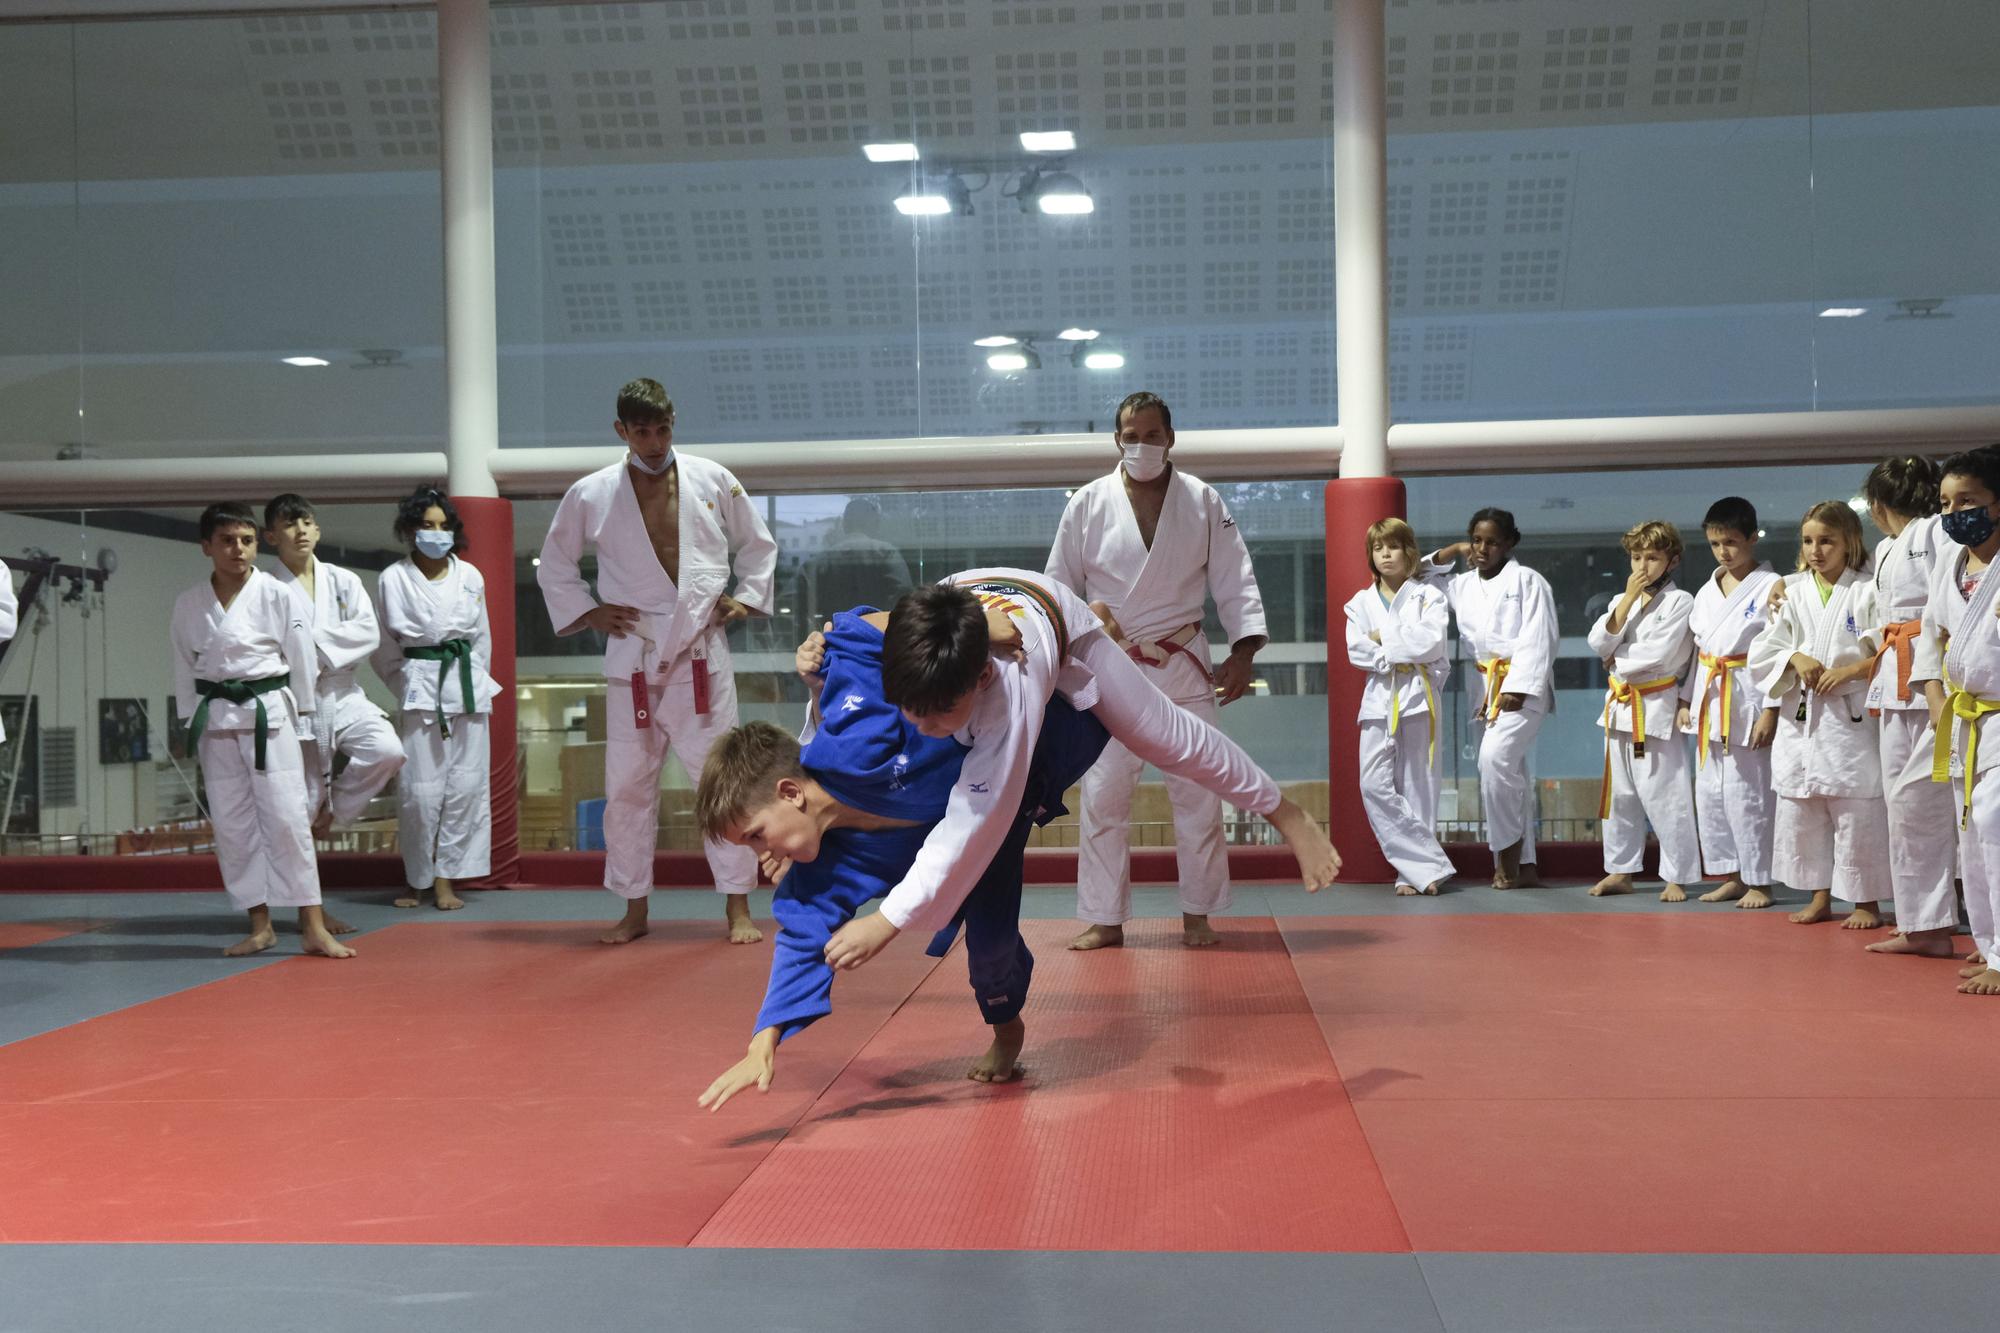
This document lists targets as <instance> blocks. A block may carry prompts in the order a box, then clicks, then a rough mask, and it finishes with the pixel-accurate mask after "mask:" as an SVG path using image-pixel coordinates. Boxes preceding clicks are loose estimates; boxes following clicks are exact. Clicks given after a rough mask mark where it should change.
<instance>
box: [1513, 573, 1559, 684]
mask: <svg viewBox="0 0 2000 1333" xmlns="http://www.w3.org/2000/svg"><path fill="white" fill-rule="evenodd" d="M1526 572H1527V573H1528V574H1529V575H1530V577H1527V578H1524V579H1522V580H1521V630H1520V633H1519V634H1517V635H1516V636H1515V638H1514V658H1513V665H1512V666H1510V667H1509V668H1508V669H1507V681H1506V684H1504V685H1503V686H1502V687H1501V688H1502V689H1503V690H1505V691H1506V692H1507V693H1508V694H1526V695H1529V696H1538V695H1540V694H1542V693H1543V692H1544V691H1546V690H1548V689H1549V688H1550V676H1551V674H1552V673H1553V671H1554V670H1555V655H1556V643H1557V641H1558V634H1559V631H1558V630H1557V628H1556V599H1555V594H1554V593H1553V592H1551V591H1550V590H1549V581H1548V580H1547V579H1545V578H1543V577H1542V576H1541V575H1540V574H1536V573H1534V572H1533V571H1532V570H1529V571H1526Z"/></svg>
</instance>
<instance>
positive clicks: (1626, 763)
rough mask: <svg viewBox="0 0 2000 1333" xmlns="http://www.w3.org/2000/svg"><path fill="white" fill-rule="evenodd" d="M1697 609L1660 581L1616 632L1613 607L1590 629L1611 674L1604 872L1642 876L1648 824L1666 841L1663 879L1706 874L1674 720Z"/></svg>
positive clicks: (1683, 746)
mask: <svg viewBox="0 0 2000 1333" xmlns="http://www.w3.org/2000/svg"><path fill="white" fill-rule="evenodd" d="M1614 609H1615V604H1614ZM1693 612H1694V596H1693V594H1691V593H1689V592H1687V591H1685V590H1683V589H1681V588H1662V589H1660V591H1658V592H1656V593H1654V594H1653V595H1652V596H1651V597H1649V598H1647V599H1646V600H1645V602H1644V603H1643V604H1642V605H1639V606H1636V607H1634V608H1633V610H1632V612H1631V614H1629V615H1627V616H1626V617H1625V623H1624V625H1623V626H1621V627H1620V628H1619V629H1618V630H1617V631H1616V632H1614V631H1613V630H1612V629H1611V612H1610V611H1606V612H1605V613H1604V614H1603V615H1601V616H1599V617H1598V618H1597V623H1596V624H1594V625H1592V626H1591V627H1590V635H1589V640H1590V650H1591V651H1592V652H1594V653H1596V654H1597V655H1598V657H1599V658H1600V659H1602V660H1603V662H1604V667H1605V670H1607V671H1608V672H1610V673H1611V684H1610V686H1609V687H1608V688H1607V689H1606V690H1605V708H1604V716H1603V720H1602V723H1601V725H1602V726H1603V727H1604V744H1605V760H1606V762H1605V769H1606V779H1605V780H1606V781H1607V782H1608V783H1609V784H1610V790H1609V791H1608V792H1607V793H1606V795H1605V800H1604V820H1603V824H1602V825H1601V828H1602V832H1603V838H1604V873H1605V874H1607V875H1636V874H1638V873H1639V872H1640V870H1641V869H1643V868H1644V863H1645V859H1646V824H1647V822H1648V821H1650V822H1651V823H1652V825H1653V834H1654V836H1655V837H1657V838H1658V839H1659V840H1660V878H1661V879H1663V880H1665V881H1666V882H1667V883H1669V884H1692V883H1694V882H1695V881H1696V880H1699V879H1700V878H1701V839H1700V836H1699V835H1698V834H1697V833H1696V832H1695V822H1694V792H1693V790H1692V789H1691V788H1690V787H1689V785H1688V747H1687V742H1686V741H1684V740H1682V739H1681V738H1680V736H1679V734H1678V733H1677V731H1676V729H1675V727H1674V714H1675V712H1676V711H1677V710H1678V708H1679V705H1680V702H1681V695H1682V693H1683V686H1684V684H1685V683H1686V681H1687V679H1688V668H1689V666H1690V664H1691V663H1692V662H1693V659H1694V633H1693V631H1691V630H1690V629H1689V628H1688V618H1689V616H1690V615H1692V614H1693ZM1641 718H1643V721H1644V726H1643V727H1640V726H1639V725H1638V720H1639V719H1641ZM1635 737H1637V738H1638V742H1635V739H1634V738H1635ZM1641 743H1643V744H1644V751H1645V752H1644V753H1643V754H1641V753H1639V752H1638V751H1639V749H1640V744H1641Z"/></svg>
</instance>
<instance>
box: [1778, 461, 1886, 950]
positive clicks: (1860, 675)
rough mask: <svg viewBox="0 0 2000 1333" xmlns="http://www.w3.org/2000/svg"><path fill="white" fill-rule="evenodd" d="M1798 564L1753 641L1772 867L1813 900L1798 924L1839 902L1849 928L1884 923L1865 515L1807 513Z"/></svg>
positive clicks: (1796, 917)
mask: <svg viewBox="0 0 2000 1333" xmlns="http://www.w3.org/2000/svg"><path fill="white" fill-rule="evenodd" d="M1799 547H1800V556H1799V566H1800V568H1799V572H1798V573H1796V574H1793V575H1790V576H1789V577H1787V578H1786V580H1785V601H1784V605H1783V606H1781V607H1779V608H1778V609H1777V611H1776V613H1775V614H1774V615H1773V616H1772V618H1771V623H1770V624H1769V625H1768V626H1766V627H1765V629H1764V632H1763V633H1761V634H1759V635H1758V636H1757V637H1756V639H1755V640H1754V641H1753V642H1752V643H1751V645H1750V676H1751V679H1752V680H1754V681H1755V682H1756V683H1757V686H1758V688H1759V689H1761V690H1762V691H1763V692H1764V695H1765V698H1766V699H1768V700H1769V701H1770V705H1769V706H1770V707H1771V708H1773V709H1775V710H1776V713H1777V720H1778V735H1777V740H1776V741H1775V742H1774V744H1773V747H1772V759H1771V777H1772V785H1773V786H1774V787H1775V788H1776V790H1777V793H1778V819H1777V831H1776V835H1775V837H1774V839H1773V848H1772V851H1773V856H1772V866H1771V869H1772V872H1773V874H1775V875H1776V876H1777V877H1778V878H1779V879H1781V880H1783V881H1784V882H1785V883H1787V884H1790V885H1791V886H1792V887H1793V888H1795V889H1806V890H1809V891H1810V892H1811V893H1812V902H1811V903H1810V904H1808V905H1807V906H1806V907H1805V908H1803V909H1802V910H1800V911H1798V912H1794V913H1793V914H1792V918H1791V919H1792V920H1793V921H1795V922H1797V923H1798V924H1800V925H1810V924H1812V923H1813V922H1816V921H1824V920H1826V919H1827V918H1828V917H1829V916H1830V915H1832V908H1833V904H1832V899H1833V898H1835V897H1838V898H1840V899H1841V900H1842V901H1843V902H1848V903H1852V904H1853V905H1854V910H1853V911H1852V912H1851V913H1850V914H1849V916H1848V918H1847V920H1846V922H1845V923H1844V924H1845V925H1846V926H1847V927H1848V929H1850V930H1871V929H1873V928H1875V927H1877V926H1879V925H1881V924H1882V919H1881V917H1880V915H1878V914H1877V912H1876V910H1875V900H1876V898H1877V896H1878V895H1879V894H1880V892H1881V891H1882V889H1883V888H1885V887H1886V886H1887V885H1888V883H1889V816H1888V811H1887V808H1886V807H1885V805H1884V804H1883V800H1882V756H1881V750H1880V743H1879V742H1878V741H1877V739H1876V735H1875V732H1876V727H1875V719H1874V718H1873V717H1870V716H1869V714H1868V673H1869V671H1870V670H1871V669H1872V668H1873V666H1874V657H1875V652H1876V649H1877V647H1878V645H1879V639H1880V630H1879V628H1878V627H1879V626H1880V625H1881V623H1882V621H1881V615H1880V612H1879V611H1878V609H1877V606H1876V601H1875V584H1874V581H1873V580H1871V579H1868V578H1866V577H1864V576H1863V575H1862V574H1860V573H1859V570H1860V569H1861V567H1862V565H1863V562H1864V561H1865V560H1866V559H1867V549H1866V548H1865V547H1864V546H1863V545H1862V539H1861V520H1860V519H1858V518H1856V517H1855V514H1854V511H1853V510H1852V509H1850V508H1849V507H1848V506H1847V504H1846V502H1845V501H1841V500H1826V501H1823V502H1821V503H1819V504H1816V505H1814V506H1813V507H1812V508H1811V509H1809V510H1807V511H1806V516H1805V521H1804V522H1803V523H1802V524H1801V525H1800V532H1799Z"/></svg>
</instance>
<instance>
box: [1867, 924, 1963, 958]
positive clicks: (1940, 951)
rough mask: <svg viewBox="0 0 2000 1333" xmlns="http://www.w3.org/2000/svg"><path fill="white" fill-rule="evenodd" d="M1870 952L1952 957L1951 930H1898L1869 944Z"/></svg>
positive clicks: (1924, 956)
mask: <svg viewBox="0 0 2000 1333" xmlns="http://www.w3.org/2000/svg"><path fill="white" fill-rule="evenodd" d="M1868 952H1869V953H1908V954H1915V955H1917V956H1918V957H1919V958H1949V957H1951V932H1950V931H1948V930H1917V931H1909V932H1904V931H1900V930H1899V931H1897V932H1896V933H1895V934H1893V935H1891V936H1890V937H1889V938H1888V939H1886V940H1877V941H1875V943H1873V944H1871V945H1869V946H1868Z"/></svg>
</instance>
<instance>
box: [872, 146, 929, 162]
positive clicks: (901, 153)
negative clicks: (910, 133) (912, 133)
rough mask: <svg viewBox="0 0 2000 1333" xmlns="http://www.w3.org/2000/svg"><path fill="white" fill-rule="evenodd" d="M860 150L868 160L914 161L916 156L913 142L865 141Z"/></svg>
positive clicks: (915, 147)
mask: <svg viewBox="0 0 2000 1333" xmlns="http://www.w3.org/2000/svg"><path fill="white" fill-rule="evenodd" d="M861 152H862V155H863V156H864V157H866V158H867V159H868V160H869V161H870V162H915V161H916V160H917V157H918V153H917V146H916V145H915V144H913V143H865V144H862V145H861Z"/></svg>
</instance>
